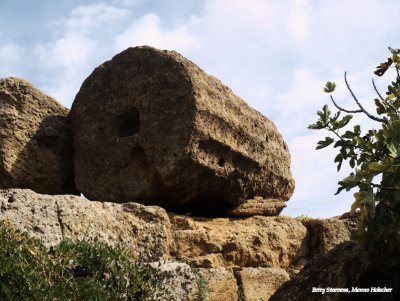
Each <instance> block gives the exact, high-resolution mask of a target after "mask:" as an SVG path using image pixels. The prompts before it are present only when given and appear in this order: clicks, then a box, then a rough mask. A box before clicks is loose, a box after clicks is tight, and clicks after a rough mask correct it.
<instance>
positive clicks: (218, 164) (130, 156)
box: [70, 47, 294, 215]
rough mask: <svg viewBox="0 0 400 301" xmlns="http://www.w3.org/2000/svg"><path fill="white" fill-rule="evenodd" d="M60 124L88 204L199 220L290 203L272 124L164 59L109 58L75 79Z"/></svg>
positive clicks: (197, 73)
mask: <svg viewBox="0 0 400 301" xmlns="http://www.w3.org/2000/svg"><path fill="white" fill-rule="evenodd" d="M70 117H71V120H72V126H73V131H74V146H75V157H74V163H75V172H76V185H77V187H78V189H79V191H81V192H82V193H83V194H84V195H85V196H87V197H88V198H89V199H91V200H96V201H103V200H108V201H113V202H127V201H130V200H135V201H138V202H141V203H143V204H157V205H160V206H163V207H165V208H174V210H179V211H180V212H195V211H196V212H197V213H198V214H199V215H202V214H206V215H209V214H210V212H211V213H214V214H215V212H218V210H222V209H226V208H228V207H235V206H237V205H239V204H240V203H242V202H243V201H245V200H246V199H249V198H253V197H255V196H261V197H263V198H276V199H280V200H282V201H287V200H288V199H289V198H290V196H291V195H292V192H293V189H294V180H293V178H292V176H291V173H290V155H289V152H288V149H287V146H286V144H285V142H284V141H283V139H282V136H281V135H280V133H279V132H278V131H277V129H276V127H275V125H274V124H273V123H272V122H271V121H270V120H268V119H267V118H265V117H264V116H262V115H261V114H260V113H259V112H257V111H256V110H254V109H252V108H250V107H249V106H248V105H247V104H246V103H245V102H244V101H243V100H241V99H240V98H239V97H237V96H235V95H234V94H233V93H232V91H231V90H230V89H229V88H228V87H226V86H224V85H223V84H222V83H221V82H220V81H218V80H217V79H216V78H214V77H212V76H209V75H207V74H205V73H204V72H203V71H202V70H201V69H200V68H199V67H197V66H196V65H195V64H193V63H192V62H190V61H189V60H187V59H185V58H184V57H183V56H181V55H180V54H178V53H176V52H174V51H161V50H157V49H154V48H151V47H136V48H129V49H127V50H125V51H123V52H122V53H120V54H118V55H116V56H115V57H114V58H113V59H112V60H111V61H108V62H106V63H104V64H102V65H101V66H99V67H98V68H96V69H95V70H94V71H93V73H92V74H91V75H90V76H89V77H88V78H87V79H86V80H85V82H84V83H83V85H82V87H81V89H80V91H79V93H78V94H77V96H76V98H75V101H74V103H73V105H72V108H71V112H70Z"/></svg>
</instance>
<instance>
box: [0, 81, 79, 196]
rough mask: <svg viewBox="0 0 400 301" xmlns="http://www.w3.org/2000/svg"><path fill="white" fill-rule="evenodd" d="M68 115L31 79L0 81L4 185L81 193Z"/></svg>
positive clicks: (0, 177) (0, 163) (0, 165)
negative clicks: (75, 171) (74, 161)
mask: <svg viewBox="0 0 400 301" xmlns="http://www.w3.org/2000/svg"><path fill="white" fill-rule="evenodd" d="M67 114H68V109H66V108H64V107H63V106H61V105H60V104H59V103H57V101H56V100H54V99H53V98H51V97H50V96H48V95H45V94H43V93H42V92H41V91H39V90H38V89H36V88H35V87H33V86H32V85H31V84H30V83H29V82H28V81H26V80H23V79H19V78H12V77H9V78H2V79H0V158H1V160H0V189H7V188H29V189H32V190H34V191H36V192H38V193H47V194H68V193H69V194H74V193H76V190H75V184H74V173H73V161H72V159H73V158H72V156H73V142H72V131H71V129H70V126H69V124H68V122H67V118H66V116H67Z"/></svg>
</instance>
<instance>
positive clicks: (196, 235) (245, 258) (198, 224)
mask: <svg viewBox="0 0 400 301" xmlns="http://www.w3.org/2000/svg"><path fill="white" fill-rule="evenodd" d="M170 219H171V224H172V228H173V235H174V237H175V246H176V249H175V251H174V253H173V255H174V257H176V258H177V259H178V260H181V261H184V262H188V263H190V264H192V265H194V266H197V267H203V268H216V267H230V268H236V267H260V266H264V267H266V266H269V267H280V268H289V267H292V266H294V265H295V264H296V262H297V260H298V259H299V258H302V257H305V256H307V255H308V236H307V229H306V228H305V227H304V226H303V225H302V223H301V222H299V221H297V220H295V219H293V218H290V217H284V216H276V217H267V216H254V217H249V218H244V219H233V218H190V217H186V216H181V215H173V214H170Z"/></svg>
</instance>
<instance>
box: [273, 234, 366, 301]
mask: <svg viewBox="0 0 400 301" xmlns="http://www.w3.org/2000/svg"><path fill="white" fill-rule="evenodd" d="M370 264H371V258H370V257H369V255H368V253H367V252H366V251H365V249H364V248H363V247H362V246H361V245H359V244H358V243H356V242H353V241H349V242H345V243H343V244H341V245H339V246H337V247H336V248H334V249H333V250H331V251H330V252H327V253H326V254H324V255H318V256H316V257H314V258H313V259H312V260H311V261H310V262H309V263H308V264H307V265H306V266H305V267H304V269H303V270H301V271H300V273H298V274H297V275H296V276H295V277H294V278H293V279H291V280H290V281H287V282H286V283H285V284H283V285H282V286H281V287H280V288H279V289H278V290H277V291H276V292H275V294H274V295H273V296H272V297H271V299H269V300H270V301H281V300H287V301H302V300H309V301H314V300H315V301H317V300H318V301H319V300H327V301H328V300H329V301H336V300H337V301H339V300H347V299H344V298H346V297H350V300H355V299H351V297H353V298H354V295H353V294H347V293H338V292H335V293H333V292H330V293H329V292H325V294H322V293H321V292H319V293H318V292H313V291H312V290H313V288H323V289H326V288H328V287H329V288H349V289H350V290H351V287H352V286H356V283H357V282H358V280H359V279H360V278H361V276H362V275H363V274H364V273H366V271H367V270H368V268H369V266H370Z"/></svg>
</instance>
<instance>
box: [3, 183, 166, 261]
mask: <svg viewBox="0 0 400 301" xmlns="http://www.w3.org/2000/svg"><path fill="white" fill-rule="evenodd" d="M0 219H1V220H4V219H7V220H9V221H10V222H11V224H12V225H14V226H15V227H16V228H18V229H20V230H25V231H28V232H29V233H30V234H32V235H34V236H36V237H38V238H40V239H42V240H43V242H44V243H45V244H46V245H47V246H54V245H57V244H58V243H60V242H61V241H62V239H64V238H71V239H89V238H92V239H99V240H101V241H104V242H106V243H108V244H110V245H117V244H120V245H122V246H125V247H127V248H129V249H131V250H133V253H134V254H135V255H136V258H137V260H138V261H156V260H160V259H168V258H169V253H170V247H171V245H173V240H172V237H171V225H170V222H169V218H168V215H167V214H166V212H165V210H164V209H162V208H160V207H155V206H144V205H142V204H138V203H126V204H115V203H108V202H104V203H100V202H89V201H87V200H85V199H83V198H80V197H77V196H73V195H55V196H51V195H41V194H37V193H35V192H33V191H31V190H21V189H9V190H0Z"/></svg>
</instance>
